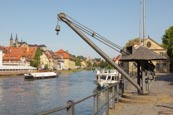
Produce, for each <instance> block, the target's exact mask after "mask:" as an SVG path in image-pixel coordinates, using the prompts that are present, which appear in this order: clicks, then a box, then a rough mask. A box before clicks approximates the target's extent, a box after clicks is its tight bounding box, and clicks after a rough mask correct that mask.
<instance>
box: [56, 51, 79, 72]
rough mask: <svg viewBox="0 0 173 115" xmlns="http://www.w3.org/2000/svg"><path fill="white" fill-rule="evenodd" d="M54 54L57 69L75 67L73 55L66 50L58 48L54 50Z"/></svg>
mask: <svg viewBox="0 0 173 115" xmlns="http://www.w3.org/2000/svg"><path fill="white" fill-rule="evenodd" d="M55 56H56V59H57V63H58V64H59V66H58V68H57V69H60V70H62V69H64V70H68V69H75V67H76V65H75V57H74V56H72V55H71V54H69V53H68V52H67V51H64V50H62V49H60V50H58V51H57V52H55Z"/></svg>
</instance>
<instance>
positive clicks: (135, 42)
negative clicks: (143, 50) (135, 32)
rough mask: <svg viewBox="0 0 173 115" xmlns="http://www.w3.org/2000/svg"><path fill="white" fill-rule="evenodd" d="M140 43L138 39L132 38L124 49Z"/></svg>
mask: <svg viewBox="0 0 173 115" xmlns="http://www.w3.org/2000/svg"><path fill="white" fill-rule="evenodd" d="M139 43H140V38H134V39H132V40H129V41H128V42H127V43H126V45H125V47H130V46H133V45H134V44H139Z"/></svg>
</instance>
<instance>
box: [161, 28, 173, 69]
mask: <svg viewBox="0 0 173 115" xmlns="http://www.w3.org/2000/svg"><path fill="white" fill-rule="evenodd" d="M162 43H163V47H164V48H166V49H167V55H168V56H169V59H170V71H171V72H173V26H171V27H170V28H169V29H167V30H165V34H164V35H163V37H162Z"/></svg>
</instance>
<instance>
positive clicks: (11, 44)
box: [10, 33, 13, 46]
mask: <svg viewBox="0 0 173 115" xmlns="http://www.w3.org/2000/svg"><path fill="white" fill-rule="evenodd" d="M10 46H13V36H12V33H11V37H10Z"/></svg>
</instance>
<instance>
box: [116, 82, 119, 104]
mask: <svg viewBox="0 0 173 115" xmlns="http://www.w3.org/2000/svg"><path fill="white" fill-rule="evenodd" d="M116 98H117V102H119V83H117V85H116Z"/></svg>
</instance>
